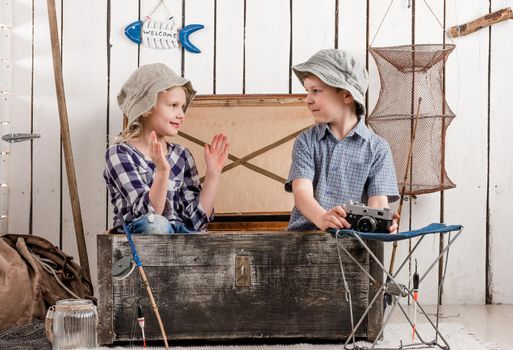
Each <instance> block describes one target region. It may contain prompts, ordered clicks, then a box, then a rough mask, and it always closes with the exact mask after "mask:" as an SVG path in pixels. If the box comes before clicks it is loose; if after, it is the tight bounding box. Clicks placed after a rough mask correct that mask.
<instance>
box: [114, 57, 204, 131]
mask: <svg viewBox="0 0 513 350" xmlns="http://www.w3.org/2000/svg"><path fill="white" fill-rule="evenodd" d="M175 86H182V87H183V88H184V89H185V95H186V97H185V99H186V102H185V107H184V111H185V110H186V109H187V107H188V106H189V104H190V103H191V102H192V100H193V98H194V96H195V95H196V91H195V90H194V88H193V87H192V84H191V82H190V81H189V80H188V79H185V78H182V77H181V76H179V75H177V74H176V73H175V72H173V71H172V70H171V69H170V68H169V67H168V66H166V65H165V64H162V63H153V64H147V65H144V66H141V67H139V68H138V69H137V70H136V71H135V72H133V73H132V75H131V76H130V78H128V80H127V81H126V82H125V84H123V86H122V87H121V91H120V92H119V94H118V104H119V107H120V108H121V110H122V111H123V114H124V115H125V116H126V117H127V118H128V125H127V126H130V125H131V124H132V123H133V122H134V121H135V120H136V119H137V118H139V117H140V116H141V115H143V114H144V113H146V112H148V111H150V110H151V109H152V108H153V107H154V106H155V104H156V103H157V97H158V94H159V92H162V91H165V90H168V89H170V88H172V87H175Z"/></svg>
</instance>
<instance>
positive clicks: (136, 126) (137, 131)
mask: <svg viewBox="0 0 513 350" xmlns="http://www.w3.org/2000/svg"><path fill="white" fill-rule="evenodd" d="M152 110H153V108H152ZM150 114H151V111H149V112H146V113H144V114H143V115H141V116H139V118H137V119H136V120H134V121H133V122H132V124H130V125H129V126H128V127H126V128H124V129H123V130H122V131H121V133H120V134H119V135H118V136H116V138H115V139H114V141H113V143H114V144H116V143H120V142H124V141H129V140H132V139H135V138H136V137H138V136H139V135H141V134H142V131H143V122H142V118H146V117H148V116H149V115H150ZM123 118H126V117H123Z"/></svg>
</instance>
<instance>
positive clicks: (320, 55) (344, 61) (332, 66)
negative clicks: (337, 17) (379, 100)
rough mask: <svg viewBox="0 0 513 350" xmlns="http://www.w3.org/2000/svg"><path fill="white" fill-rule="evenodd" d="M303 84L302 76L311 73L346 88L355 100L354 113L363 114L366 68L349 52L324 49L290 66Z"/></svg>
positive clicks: (330, 83) (338, 86)
mask: <svg viewBox="0 0 513 350" xmlns="http://www.w3.org/2000/svg"><path fill="white" fill-rule="evenodd" d="M292 70H293V71H294V73H295V74H296V76H297V77H298V79H299V80H300V81H301V84H303V85H304V77H305V75H306V74H307V73H311V74H313V75H315V76H316V77H318V78H319V79H321V80H322V81H323V82H324V83H325V84H327V85H330V86H333V87H336V88H340V89H344V90H347V91H349V92H350V93H351V95H352V96H353V98H354V100H355V102H356V114H357V115H364V114H365V99H364V96H365V92H366V91H367V87H368V84H369V83H368V78H367V76H368V75H367V70H366V69H365V67H364V66H362V65H361V64H360V62H358V60H357V59H356V58H355V57H354V56H353V55H351V54H350V53H349V52H347V51H344V50H338V49H325V50H321V51H319V52H317V53H316V54H315V55H313V56H312V57H310V58H309V59H308V61H306V62H305V63H300V64H298V65H296V66H293V67H292Z"/></svg>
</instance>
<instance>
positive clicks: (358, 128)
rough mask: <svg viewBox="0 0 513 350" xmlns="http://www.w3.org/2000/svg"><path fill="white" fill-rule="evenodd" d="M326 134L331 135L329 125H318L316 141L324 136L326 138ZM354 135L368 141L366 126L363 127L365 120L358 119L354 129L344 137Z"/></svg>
mask: <svg viewBox="0 0 513 350" xmlns="http://www.w3.org/2000/svg"><path fill="white" fill-rule="evenodd" d="M327 133H331V130H330V128H329V125H328V124H325V123H323V124H320V125H319V128H318V129H317V135H316V136H317V141H319V140H321V139H322V138H323V137H324V136H326V134H327ZM354 134H357V135H358V136H360V137H361V138H363V139H364V140H366V141H369V139H370V132H369V129H368V128H367V126H365V119H364V118H363V117H360V118H359V120H358V123H356V125H355V126H354V128H353V129H352V130H351V131H350V132H349V133H348V134H347V136H346V137H351V136H353V135H354Z"/></svg>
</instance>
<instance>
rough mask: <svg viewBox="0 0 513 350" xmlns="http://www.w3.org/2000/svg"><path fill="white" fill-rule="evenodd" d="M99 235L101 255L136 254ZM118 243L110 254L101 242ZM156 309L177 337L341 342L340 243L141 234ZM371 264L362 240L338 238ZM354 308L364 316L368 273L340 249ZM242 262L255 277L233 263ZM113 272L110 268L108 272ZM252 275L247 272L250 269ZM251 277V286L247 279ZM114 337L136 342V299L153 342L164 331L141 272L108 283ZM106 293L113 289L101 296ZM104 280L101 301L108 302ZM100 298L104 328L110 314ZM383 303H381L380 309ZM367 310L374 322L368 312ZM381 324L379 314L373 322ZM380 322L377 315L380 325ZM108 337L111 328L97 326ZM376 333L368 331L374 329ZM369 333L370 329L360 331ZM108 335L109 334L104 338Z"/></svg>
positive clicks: (316, 236) (305, 236)
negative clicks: (152, 307) (294, 339)
mask: <svg viewBox="0 0 513 350" xmlns="http://www.w3.org/2000/svg"><path fill="white" fill-rule="evenodd" d="M106 237H107V238H105V237H104V238H99V241H98V244H99V249H100V251H99V252H98V256H99V257H100V256H101V257H103V259H105V257H106V256H112V257H113V258H114V259H115V260H117V259H119V258H121V257H123V256H126V255H128V254H130V249H129V246H128V243H127V241H126V238H125V237H124V236H122V235H106ZM108 239H110V240H112V251H109V247H108V245H105V244H102V243H101V242H102V240H108ZM134 242H135V245H136V247H137V249H138V252H139V255H140V257H141V259H142V262H143V265H144V266H145V270H146V274H147V276H148V279H149V281H150V284H151V286H152V289H153V293H154V295H155V299H156V301H157V304H158V305H159V309H160V313H161V316H162V319H163V322H164V326H165V327H166V331H167V332H168V335H169V337H170V338H171V339H235V338H247V337H251V338H262V337H273V338H290V337H298V338H318V339H343V338H345V337H347V336H348V335H349V333H350V330H351V327H350V324H351V323H350V320H349V308H348V304H347V302H346V300H345V293H344V285H343V281H342V276H341V272H340V267H339V261H338V255H337V249H336V241H335V240H334V239H333V238H332V237H331V236H330V235H328V234H324V233H319V232H312V233H310V232H308V233H301V232H272V233H239V234H235V233H229V232H223V233H210V234H196V235H173V236H136V237H134ZM339 242H341V243H342V244H344V246H345V247H346V249H348V250H349V251H351V252H352V253H353V254H354V256H355V257H356V258H357V259H358V261H359V262H360V263H361V264H362V265H363V266H365V267H366V268H368V258H367V254H366V253H365V251H364V250H363V248H362V247H360V246H359V245H357V242H355V241H353V240H350V239H345V240H339ZM342 260H343V264H344V268H345V272H346V278H347V279H348V281H349V285H350V289H351V294H352V300H353V311H354V315H355V319H358V318H359V317H360V315H361V314H362V313H363V311H364V310H365V308H366V306H367V303H368V295H369V284H368V279H367V277H366V276H365V275H364V274H363V273H362V272H361V271H360V270H359V268H358V267H357V266H356V265H355V264H354V263H353V262H352V261H351V260H350V259H349V258H348V257H347V256H345V255H344V253H343V252H342ZM237 261H239V262H240V261H245V262H246V263H245V264H244V265H245V266H246V267H247V266H248V262H249V268H250V273H249V274H248V275H249V276H247V279H246V280H244V278H243V279H240V278H239V283H237V278H238V277H240V274H241V273H243V274H244V272H242V271H240V263H239V270H237V269H236V264H237ZM105 264H106V261H102V262H100V263H99V265H98V269H99V274H100V276H103V277H99V281H100V283H108V276H107V274H110V268H111V267H110V266H108V267H105V266H104V265H105ZM107 271H108V272H107ZM246 273H247V272H246ZM241 281H246V282H247V281H249V287H248V286H247V284H245V282H241ZM111 282H112V295H111V297H112V307H113V309H112V326H113V332H114V334H113V338H112V340H131V339H139V338H140V334H139V332H137V331H135V334H134V331H133V329H137V328H134V322H136V319H135V317H136V313H134V312H135V311H136V307H137V301H138V300H139V301H140V303H141V305H142V307H143V310H144V313H145V316H146V324H147V326H146V334H147V337H148V339H159V337H160V332H159V329H158V326H157V322H156V319H155V317H154V316H153V313H152V311H151V308H150V306H149V301H148V298H147V296H146V293H145V292H144V289H143V288H141V281H140V277H139V276H138V274H137V273H136V272H134V273H133V274H132V275H130V276H129V277H128V278H126V279H124V280H116V279H112V281H111ZM105 293H107V294H105ZM108 293H110V292H109V288H108V286H107V287H104V286H100V299H104V298H109V296H110V295H109V294H108ZM105 307H108V304H103V308H102V311H101V319H104V320H103V321H102V322H101V327H105V322H106V321H105V320H108V317H109V316H111V315H110V314H109V313H108V311H107V315H105V314H104V313H105V312H106V311H105V310H106V309H105ZM380 309H381V303H379V305H377V306H376V310H380ZM372 317H373V316H371V317H370V318H372ZM374 320H380V318H379V317H378V318H374ZM380 325H381V324H380V323H379V322H378V321H375V326H376V327H378V328H379V326H380ZM101 333H102V335H105V334H106V330H104V329H102V330H101ZM370 333H371V334H372V332H370ZM357 335H358V336H360V337H366V336H367V327H366V326H364V327H362V329H361V330H360V331H359V333H358V334H357ZM102 339H103V338H102Z"/></svg>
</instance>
